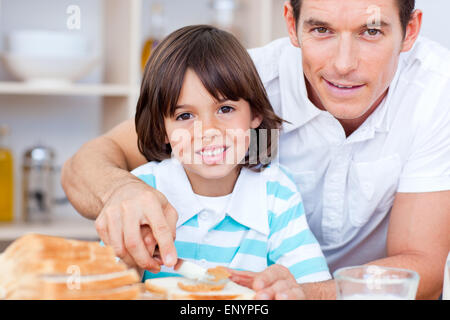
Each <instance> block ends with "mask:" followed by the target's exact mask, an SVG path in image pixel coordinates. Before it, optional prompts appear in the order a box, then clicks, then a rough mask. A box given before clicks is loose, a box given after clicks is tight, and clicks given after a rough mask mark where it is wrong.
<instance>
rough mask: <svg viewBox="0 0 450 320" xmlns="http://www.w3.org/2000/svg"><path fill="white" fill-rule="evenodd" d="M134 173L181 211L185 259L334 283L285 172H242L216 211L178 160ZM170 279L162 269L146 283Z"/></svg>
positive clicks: (179, 233)
mask: <svg viewBox="0 0 450 320" xmlns="http://www.w3.org/2000/svg"><path fill="white" fill-rule="evenodd" d="M132 173H133V174H134V175H135V176H137V177H138V178H140V179H141V180H143V181H144V182H146V183H147V184H148V185H150V186H152V187H153V188H155V189H157V190H159V191H160V192H162V193H163V194H164V195H165V196H166V197H167V199H168V201H169V202H170V203H171V204H172V206H173V207H174V208H175V209H176V210H177V212H178V221H177V225H176V228H177V229H176V239H175V248H176V250H177V254H178V256H179V257H180V258H183V259H186V260H188V261H192V262H194V263H197V264H199V265H201V266H203V267H205V268H211V267H215V266H218V265H221V266H226V267H229V268H233V269H237V270H247V271H254V272H259V271H263V270H264V269H265V268H267V267H268V266H270V265H272V264H280V265H283V266H285V267H287V268H288V269H289V270H290V271H291V273H292V274H293V275H294V277H295V279H296V280H297V282H299V283H305V282H316V281H323V280H328V279H331V276H330V273H329V271H328V266H327V263H326V260H325V258H324V256H323V254H322V251H321V249H320V246H319V244H318V242H317V240H316V238H315V237H314V235H313V234H312V233H311V231H310V229H309V227H308V224H307V222H306V218H305V214H304V209H303V204H302V200H301V196H300V194H299V192H298V191H297V187H296V185H295V183H294V182H293V181H292V180H291V179H290V178H289V177H288V174H287V173H286V171H285V169H284V168H281V167H279V166H278V165H274V164H272V165H270V167H268V168H266V169H265V170H264V171H263V172H259V173H258V172H254V171H251V170H249V169H247V168H242V170H241V172H240V175H239V177H238V179H237V181H236V184H235V186H234V189H233V192H232V194H231V198H230V200H229V201H228V203H227V206H226V207H225V210H220V211H216V212H211V211H209V210H208V209H207V208H205V207H204V206H203V205H202V203H201V201H200V200H199V198H198V197H197V196H196V195H195V194H194V192H193V191H192V187H191V185H190V182H189V180H188V178H187V175H186V172H185V171H184V168H183V166H182V165H181V163H180V162H179V161H178V160H177V159H175V158H172V159H168V160H164V161H162V162H149V163H147V164H145V165H143V166H140V167H139V168H136V169H135V170H133V171H132ZM208 211H209V212H208ZM199 217H200V218H199ZM170 275H172V276H176V275H177V274H176V273H175V271H174V270H173V269H172V268H167V267H165V266H162V268H161V271H160V272H159V273H158V274H153V273H150V272H148V271H146V272H145V274H144V280H145V279H148V278H155V277H162V276H170Z"/></svg>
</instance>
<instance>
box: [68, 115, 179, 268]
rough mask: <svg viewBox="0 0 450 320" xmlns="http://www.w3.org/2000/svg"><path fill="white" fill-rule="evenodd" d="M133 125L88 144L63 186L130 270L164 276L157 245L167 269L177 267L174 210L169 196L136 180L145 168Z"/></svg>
mask: <svg viewBox="0 0 450 320" xmlns="http://www.w3.org/2000/svg"><path fill="white" fill-rule="evenodd" d="M145 162H146V159H145V158H144V157H143V156H142V155H141V154H140V153H139V150H138V147H137V136H136V130H135V127H134V122H133V121H132V120H128V121H126V122H124V123H122V124H120V125H118V126H117V127H115V128H114V129H113V130H111V131H110V132H108V133H107V134H105V135H103V136H101V137H99V138H97V139H95V140H93V141H90V142H88V143H86V144H85V145H84V146H83V147H82V148H81V149H80V150H79V151H78V152H77V153H76V154H75V155H74V156H73V157H72V158H71V159H69V160H68V161H67V162H66V163H65V165H64V167H63V171H62V178H61V183H62V186H63V188H64V191H65V192H66V194H67V197H68V198H69V200H70V202H71V203H72V205H73V206H74V207H75V208H76V209H77V210H78V211H79V212H80V213H81V214H82V215H83V216H85V217H87V218H90V219H95V227H96V229H97V232H98V234H99V235H100V238H101V239H102V240H103V242H104V243H105V244H107V245H110V246H112V247H113V249H114V252H115V254H116V255H117V256H118V257H120V258H122V260H123V261H125V262H126V263H127V264H129V265H130V266H138V267H140V268H144V269H147V270H152V271H159V268H160V264H161V263H160V261H158V260H157V259H155V258H154V257H153V253H154V250H155V246H156V244H158V246H159V250H160V252H161V256H162V257H163V261H164V264H166V265H167V266H172V265H174V264H175V262H176V257H177V254H176V250H175V246H174V242H173V240H174V238H175V226H176V221H177V219H178V216H177V213H176V211H175V209H174V208H173V207H172V206H171V205H170V203H168V201H167V199H166V197H165V196H164V195H163V194H161V193H160V192H158V191H157V190H155V189H153V188H151V187H150V186H148V185H147V184H145V183H144V182H143V181H141V180H139V179H138V178H136V177H135V176H134V175H132V174H131V173H130V172H129V170H131V169H133V168H135V167H137V166H138V165H140V164H144V163H145Z"/></svg>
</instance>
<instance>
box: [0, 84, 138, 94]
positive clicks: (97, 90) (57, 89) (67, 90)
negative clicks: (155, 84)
mask: <svg viewBox="0 0 450 320" xmlns="http://www.w3.org/2000/svg"><path fill="white" fill-rule="evenodd" d="M0 94H1V95H63V96H69V95H72V96H84V95H85V96H105V97H127V96H129V95H130V94H139V87H138V86H128V85H118V84H69V85H61V86H39V85H33V84H27V83H24V82H14V81H2V82H0Z"/></svg>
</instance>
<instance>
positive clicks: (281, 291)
mask: <svg viewBox="0 0 450 320" xmlns="http://www.w3.org/2000/svg"><path fill="white" fill-rule="evenodd" d="M228 271H229V272H230V273H231V277H230V280H231V281H233V282H236V283H237V284H240V285H242V286H245V287H248V288H250V289H253V290H255V291H256V296H255V299H261V300H286V299H289V300H304V299H305V294H304V292H303V290H302V289H301V288H300V286H299V285H298V283H297V281H295V278H294V276H293V275H292V274H291V272H290V271H289V269H287V268H286V267H283V266H281V265H278V264H274V265H271V266H270V267H268V268H266V269H265V270H264V271H262V272H251V271H237V270H232V269H228Z"/></svg>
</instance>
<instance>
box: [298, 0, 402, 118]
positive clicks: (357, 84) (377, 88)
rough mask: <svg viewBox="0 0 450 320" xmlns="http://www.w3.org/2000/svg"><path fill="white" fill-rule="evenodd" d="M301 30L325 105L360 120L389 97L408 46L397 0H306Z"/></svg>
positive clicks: (311, 87) (306, 64)
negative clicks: (404, 48)
mask: <svg viewBox="0 0 450 320" xmlns="http://www.w3.org/2000/svg"><path fill="white" fill-rule="evenodd" d="M297 35H298V41H299V44H300V46H301V48H302V57H303V71H304V74H305V77H306V79H307V86H308V92H309V95H310V99H311V100H312V101H313V102H314V103H315V104H316V105H317V106H318V107H319V108H322V109H324V110H327V111H328V112H330V113H331V114H332V115H333V116H334V117H336V118H338V119H342V120H346V119H357V118H360V117H361V116H363V115H364V114H365V113H366V112H367V111H368V110H369V109H370V108H371V107H372V106H374V104H378V103H379V102H380V101H381V99H382V98H383V97H384V94H385V93H386V92H387V88H388V87H389V84H390V82H391V81H392V79H393V77H394V75H395V71H396V69H397V64H398V59H399V53H400V52H401V51H402V40H403V30H402V27H401V23H400V16H399V9H398V7H397V4H396V0H345V1H342V0H303V1H302V7H301V10H300V18H299V23H298V24H297Z"/></svg>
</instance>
